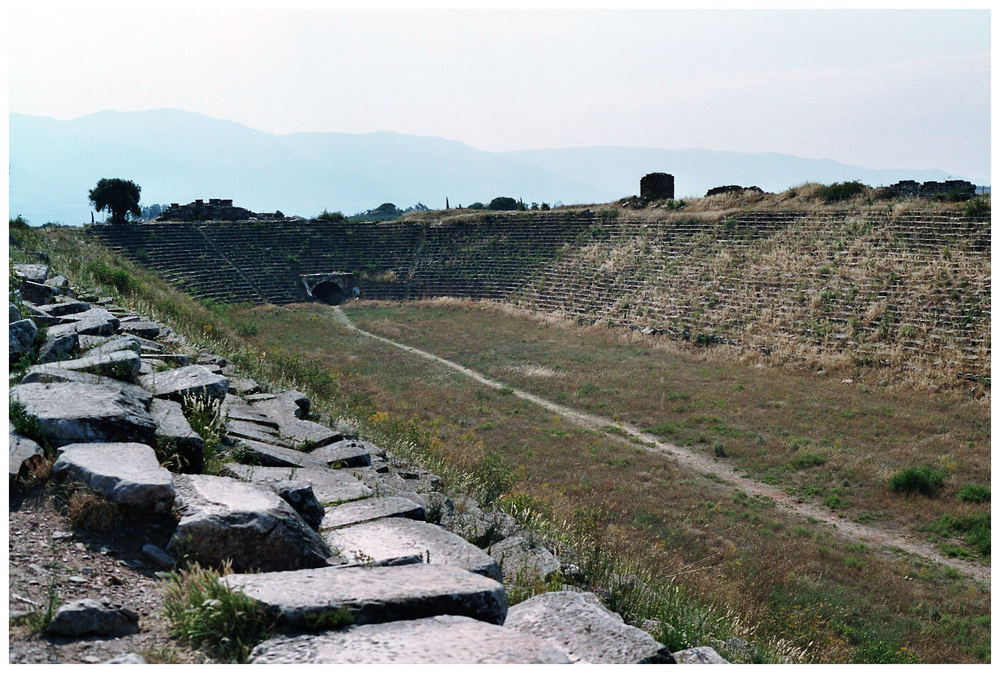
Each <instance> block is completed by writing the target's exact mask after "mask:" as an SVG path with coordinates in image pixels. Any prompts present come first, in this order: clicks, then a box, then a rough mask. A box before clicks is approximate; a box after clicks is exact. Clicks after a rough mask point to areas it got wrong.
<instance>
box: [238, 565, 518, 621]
mask: <svg viewBox="0 0 1000 673" xmlns="http://www.w3.org/2000/svg"><path fill="white" fill-rule="evenodd" d="M219 581H220V582H221V583H222V584H225V585H226V586H228V587H229V588H231V589H234V590H236V591H239V592H240V593H242V594H245V595H247V596H249V597H250V598H253V599H255V600H257V601H260V603H261V604H262V605H263V607H264V609H265V610H266V611H267V612H268V613H270V614H272V615H274V616H275V617H277V618H278V620H279V623H280V624H281V625H282V626H284V627H286V628H289V629H302V628H306V627H307V625H308V623H309V618H310V616H311V617H314V618H315V617H319V616H321V615H322V614H324V613H326V612H329V611H331V610H336V609H338V608H342V609H344V610H346V611H348V612H349V613H350V614H351V616H352V617H353V618H354V623H355V624H358V625H360V624H373V623H380V622H394V621H400V620H406V619H420V618H422V617H432V616H434V615H462V616H465V617H472V618H473V619H478V620H481V621H484V622H489V623H491V624H503V620H504V617H505V616H506V615H507V593H506V592H505V591H504V587H503V585H502V584H500V583H499V582H497V581H495V580H492V579H489V578H487V577H483V576H482V575H477V574H475V573H470V572H469V571H467V570H462V569H461V568H455V567H452V566H444V565H426V564H414V565H402V566H392V567H371V568H367V567H349V568H338V567H331V568H317V569H314V570H296V571H292V572H283V573H255V574H247V575H227V576H225V577H222V578H220V579H219Z"/></svg>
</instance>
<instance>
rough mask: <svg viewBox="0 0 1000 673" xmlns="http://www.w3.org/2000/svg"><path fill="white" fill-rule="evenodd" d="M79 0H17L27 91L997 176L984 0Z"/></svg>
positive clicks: (503, 144)
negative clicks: (247, 2)
mask: <svg viewBox="0 0 1000 673" xmlns="http://www.w3.org/2000/svg"><path fill="white" fill-rule="evenodd" d="M80 4H81V5H83V7H76V6H74V5H68V4H60V5H58V11H53V6H50V5H47V4H44V3H34V4H31V5H26V6H24V7H21V8H16V9H12V10H9V21H10V29H9V70H10V78H9V87H10V88H9V94H10V95H9V104H10V108H9V109H10V111H11V112H19V113H25V114H33V115H44V116H50V117H55V118H57V119H72V118H76V117H80V116H83V115H86V114H89V113H92V112H97V111H100V110H109V109H113V110H145V109H153V108H174V109H179V110H187V111H191V112H198V113H202V114H206V115H209V116H212V117H216V118H220V119H228V120H232V121H236V122H239V123H242V124H245V125H247V126H250V127H253V128H256V129H259V130H262V131H268V132H272V133H282V134H283V133H294V132H300V131H332V132H342V133H367V132H374V131H395V132H398V133H406V134H414V135H425V136H438V137H443V138H448V139H452V140H460V141H463V142H466V143H468V144H470V145H472V146H473V147H476V148H479V149H483V150H488V151H506V150H522V149H545V148H562V147H574V146H591V145H626V146H636V147H658V148H667V149H690V148H697V149H708V150H730V151H742V152H779V153H783V154H792V155H795V156H800V157H809V158H828V159H834V160H837V161H841V162H844V163H848V164H855V165H861V166H866V167H869V168H912V169H927V168H937V169H941V170H944V171H947V172H949V173H953V174H955V175H961V176H964V177H968V178H970V179H973V180H975V181H977V182H980V183H988V182H989V177H990V140H991V139H990V115H991V109H990V74H991V73H990V64H991V60H990V14H989V12H988V11H987V10H983V9H979V10H963V11H941V10H935V11H924V10H921V11H910V10H885V11H863V10H845V11H817V10H802V11H788V10H782V11H777V10H775V11H762V10H761V11H749V10H734V9H719V10H713V11H693V10H688V11H680V10H629V11H618V10H615V11H609V10H575V9H556V10H545V11H527V10H516V11H494V10H489V11H487V10H477V11H464V10H462V11H459V10H431V9H420V10H414V11H404V10H399V9H391V10H382V11H357V10H354V11H348V10H331V9H324V8H322V5H320V6H318V7H315V8H311V9H306V8H299V9H294V10H281V9H277V8H274V7H268V6H266V3H255V6H254V7H253V8H251V9H244V8H240V9H237V8H236V7H235V6H234V5H232V4H231V3H222V4H219V3H213V2H211V1H206V2H200V3H181V4H178V5H175V7H174V8H172V9H153V8H148V7H143V6H142V5H137V4H136V3H135V2H132V3H113V4H107V3H100V2H98V3H80ZM313 4H314V5H315V3H313Z"/></svg>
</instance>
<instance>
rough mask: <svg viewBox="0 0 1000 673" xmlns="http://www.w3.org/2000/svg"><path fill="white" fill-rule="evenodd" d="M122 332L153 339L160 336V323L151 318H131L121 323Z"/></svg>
mask: <svg viewBox="0 0 1000 673" xmlns="http://www.w3.org/2000/svg"><path fill="white" fill-rule="evenodd" d="M121 329H122V331H123V332H126V333H128V334H135V335H136V336H141V337H142V338H143V339H155V338H156V337H158V336H160V323H158V322H153V321H152V320H131V321H128V322H123V323H122V325H121Z"/></svg>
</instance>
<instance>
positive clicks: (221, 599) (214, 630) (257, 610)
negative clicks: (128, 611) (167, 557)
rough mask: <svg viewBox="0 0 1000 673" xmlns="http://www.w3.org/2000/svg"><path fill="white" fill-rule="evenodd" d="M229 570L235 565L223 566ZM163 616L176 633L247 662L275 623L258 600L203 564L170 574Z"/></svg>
mask: <svg viewBox="0 0 1000 673" xmlns="http://www.w3.org/2000/svg"><path fill="white" fill-rule="evenodd" d="M229 571H230V566H228V565H227V566H225V567H224V568H223V574H227V573H228V572H229ZM163 614H164V616H165V617H166V618H167V620H168V621H169V622H170V628H169V631H170V635H171V636H173V637H175V638H180V639H182V640H185V641H187V642H189V643H190V644H191V645H193V646H194V647H201V648H203V649H205V651H207V652H208V653H209V654H211V655H212V656H213V657H216V658H217V659H220V660H222V661H226V662H239V663H243V662H245V661H246V659H247V656H249V654H250V651H251V650H252V649H253V647H254V645H256V644H257V643H259V642H260V641H262V640H264V639H265V638H268V637H269V636H270V633H271V629H272V627H273V620H272V619H271V618H270V617H268V616H267V614H266V613H265V612H264V609H263V608H262V607H261V606H260V604H259V603H258V602H257V601H255V600H254V599H252V598H250V597H249V596H246V595H244V594H241V593H238V592H236V591H233V590H232V589H230V588H229V587H227V586H225V585H223V584H221V583H220V582H219V573H217V572H215V571H213V570H208V569H204V568H202V567H200V566H199V565H198V564H194V565H192V566H191V567H189V568H186V569H185V570H182V571H180V572H173V573H170V574H169V575H167V577H166V579H165V581H164V597H163Z"/></svg>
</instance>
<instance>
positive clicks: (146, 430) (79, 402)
mask: <svg viewBox="0 0 1000 673" xmlns="http://www.w3.org/2000/svg"><path fill="white" fill-rule="evenodd" d="M73 375H76V376H90V375H87V374H81V373H79V372H74V373H73ZM116 383H117V382H116ZM10 397H11V399H12V400H14V401H16V402H19V403H20V404H22V405H23V406H24V410H25V413H27V414H28V415H29V416H34V417H35V418H37V419H38V426H39V434H40V435H41V436H42V437H44V438H46V439H47V440H49V441H51V442H52V445H53V446H61V445H64V444H72V443H74V442H101V441H109V442H140V443H143V444H151V443H152V442H153V434H154V431H155V430H156V423H155V421H153V417H152V416H151V415H150V414H149V403H150V397H149V394H148V393H146V392H145V391H144V390H142V389H141V388H139V387H138V386H133V385H129V384H126V383H121V384H118V385H103V384H102V385H93V384H89V383H23V384H21V385H17V386H14V387H13V388H11V391H10Z"/></svg>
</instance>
